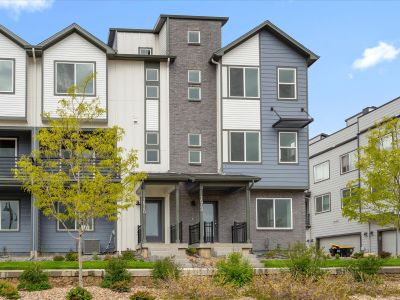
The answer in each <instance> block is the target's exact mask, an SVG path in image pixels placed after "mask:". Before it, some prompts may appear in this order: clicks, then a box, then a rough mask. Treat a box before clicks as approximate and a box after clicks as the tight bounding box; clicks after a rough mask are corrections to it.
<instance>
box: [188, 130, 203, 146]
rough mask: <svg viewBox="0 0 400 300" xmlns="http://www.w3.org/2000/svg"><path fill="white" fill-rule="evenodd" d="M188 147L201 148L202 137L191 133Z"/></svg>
mask: <svg viewBox="0 0 400 300" xmlns="http://www.w3.org/2000/svg"><path fill="white" fill-rule="evenodd" d="M188 146H192V147H199V146H201V135H200V134H197V133H189V139H188Z"/></svg>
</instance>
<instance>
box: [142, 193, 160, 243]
mask: <svg viewBox="0 0 400 300" xmlns="http://www.w3.org/2000/svg"><path fill="white" fill-rule="evenodd" d="M161 205H162V201H161V200H147V199H146V239H147V241H148V242H162V237H163V234H162V209H161V208H162V206H161Z"/></svg>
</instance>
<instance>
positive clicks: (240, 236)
mask: <svg viewBox="0 0 400 300" xmlns="http://www.w3.org/2000/svg"><path fill="white" fill-rule="evenodd" d="M246 242H247V223H246V222H233V226H232V243H246Z"/></svg>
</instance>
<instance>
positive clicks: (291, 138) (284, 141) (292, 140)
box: [279, 132, 297, 163]
mask: <svg viewBox="0 0 400 300" xmlns="http://www.w3.org/2000/svg"><path fill="white" fill-rule="evenodd" d="M279 162H280V163H297V132H279Z"/></svg>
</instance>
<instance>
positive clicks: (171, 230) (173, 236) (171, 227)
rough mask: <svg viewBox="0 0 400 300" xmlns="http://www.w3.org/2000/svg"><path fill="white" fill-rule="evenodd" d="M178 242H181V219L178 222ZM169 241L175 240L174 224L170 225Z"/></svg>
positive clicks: (173, 241)
mask: <svg viewBox="0 0 400 300" xmlns="http://www.w3.org/2000/svg"><path fill="white" fill-rule="evenodd" d="M178 227H179V242H180V243H182V221H181V222H179V225H178ZM170 236H171V243H175V242H176V225H171V226H170Z"/></svg>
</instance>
